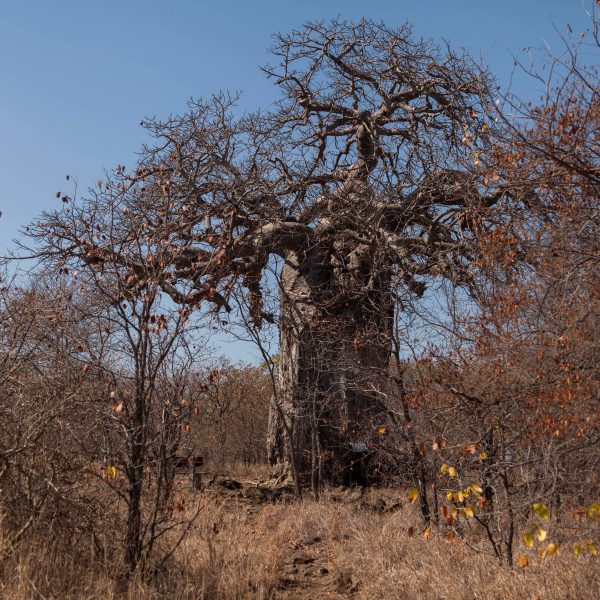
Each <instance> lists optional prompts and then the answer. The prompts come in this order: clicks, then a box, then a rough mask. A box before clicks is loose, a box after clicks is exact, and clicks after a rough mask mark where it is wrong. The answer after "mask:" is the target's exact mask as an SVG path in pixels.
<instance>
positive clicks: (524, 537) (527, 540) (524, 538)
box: [523, 531, 533, 548]
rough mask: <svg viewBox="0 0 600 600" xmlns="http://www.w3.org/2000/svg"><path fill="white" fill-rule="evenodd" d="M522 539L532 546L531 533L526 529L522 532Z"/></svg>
mask: <svg viewBox="0 0 600 600" xmlns="http://www.w3.org/2000/svg"><path fill="white" fill-rule="evenodd" d="M523 541H524V542H525V543H526V544H527V545H528V546H529V547H530V548H533V534H532V533H531V532H530V531H528V532H527V533H525V534H523Z"/></svg>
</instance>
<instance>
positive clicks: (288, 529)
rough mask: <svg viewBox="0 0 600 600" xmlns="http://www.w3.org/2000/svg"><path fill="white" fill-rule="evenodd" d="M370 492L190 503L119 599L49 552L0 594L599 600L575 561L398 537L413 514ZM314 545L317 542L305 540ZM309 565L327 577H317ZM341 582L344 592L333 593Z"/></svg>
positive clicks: (106, 584) (23, 559)
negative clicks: (193, 509)
mask: <svg viewBox="0 0 600 600" xmlns="http://www.w3.org/2000/svg"><path fill="white" fill-rule="evenodd" d="M386 493H387V494H388V496H393V495H394V493H393V492H390V491H388V492H386ZM370 494H371V495H372V497H369V495H370ZM377 494H379V495H381V494H382V492H376V491H374V492H370V493H369V494H367V496H366V497H364V498H361V499H360V500H359V498H358V493H357V492H353V493H350V492H345V496H343V497H342V498H337V501H334V499H331V498H329V499H325V500H323V501H322V502H319V503H316V502H313V501H309V500H304V501H302V502H292V503H289V504H270V503H269V504H253V503H251V502H249V501H247V500H244V499H241V498H237V497H235V496H234V495H233V494H232V495H230V496H227V497H224V496H222V495H215V496H209V495H203V496H196V498H195V499H194V502H196V503H199V505H200V507H201V509H202V512H201V517H200V519H199V520H198V523H197V525H196V526H195V528H194V529H193V530H192V531H191V533H190V535H189V536H188V537H187V538H186V540H185V541H184V543H183V544H182V545H181V546H180V547H179V548H178V549H177V551H176V553H175V555H174V556H173V558H172V560H171V561H170V563H169V565H168V568H167V569H165V570H164V571H163V572H161V573H160V574H158V575H156V576H155V577H154V578H152V579H150V580H148V581H145V582H143V581H141V580H136V581H134V582H132V584H131V585H130V587H129V590H128V591H126V592H125V591H123V590H119V586H118V585H117V583H116V582H115V577H114V573H115V572H116V568H115V569H111V568H110V566H109V567H108V568H107V567H106V566H102V565H101V564H99V563H98V564H89V563H88V564H86V563H85V562H84V561H83V560H82V559H81V555H80V554H78V555H74V554H69V553H67V552H65V551H64V550H63V551H59V549H58V548H57V547H44V546H43V544H39V545H34V544H29V545H28V546H23V547H22V548H21V549H20V551H19V553H18V554H16V555H12V556H11V557H9V558H5V560H4V562H3V563H2V564H1V570H2V571H1V575H2V580H1V584H0V594H1V596H2V598H6V599H9V598H10V599H11V600H12V599H15V600H21V599H23V600H24V599H26V598H27V599H28V598H57V599H58V598H60V599H62V598H78V599H79V598H81V599H88V598H89V599H91V598H131V599H132V600H133V599H136V600H137V599H139V600H141V599H148V598H169V599H170V598H173V599H184V598H186V599H187V598H328V597H331V598H342V597H350V596H353V597H355V598H386V599H387V598H390V599H393V598H398V599H400V598H402V599H404V598H411V599H413V598H414V599H429V598H431V599H434V598H435V599H445V598H448V599H452V600H459V599H465V600H466V599H486V600H488V599H493V598H498V599H502V600H512V599H515V600H516V599H519V600H520V599H523V598H531V599H533V598H536V597H537V596H539V598H541V599H542V600H547V599H551V598H556V599H558V598H560V599H563V598H569V599H573V600H577V599H584V598H586V599H587V598H594V597H598V596H597V590H599V589H600V572H599V570H598V559H597V558H583V557H580V558H577V557H575V556H573V555H571V554H570V553H569V552H568V551H566V550H565V551H564V552H563V553H561V555H560V556H554V557H551V558H546V559H545V560H544V561H542V560H541V559H539V558H538V557H535V558H534V556H535V555H534V554H533V552H531V551H529V552H528V554H529V556H530V557H531V558H530V566H529V567H528V568H526V569H521V568H519V567H517V568H515V569H510V568H508V567H506V566H502V565H500V564H498V562H497V561H496V560H495V559H494V558H492V557H490V556H488V555H484V554H482V553H477V552H475V551H473V550H472V549H471V548H469V547H468V545H466V544H465V543H464V542H461V541H458V540H457V541H455V542H454V543H449V542H448V541H447V540H446V539H445V538H444V537H443V536H442V535H441V534H436V533H435V532H432V534H431V536H430V538H429V539H424V538H423V537H421V536H420V535H419V534H418V533H416V534H415V535H413V536H409V534H408V528H409V527H412V526H418V518H417V514H416V509H415V507H414V506H412V505H405V506H403V507H402V508H401V509H400V510H397V511H396V512H393V513H390V512H387V513H377V512H374V511H373V510H370V509H369V506H372V504H373V503H374V501H375V495H377ZM340 500H341V501H340ZM389 503H390V498H388V505H389ZM315 536H318V537H317V538H316V539H318V540H319V541H318V542H317V543H315V544H309V542H307V541H306V540H309V539H310V538H314V537H315ZM0 543H1V540H0ZM299 548H300V549H303V550H305V551H306V552H308V553H309V554H312V555H313V556H314V558H315V563H314V564H313V565H311V567H313V566H314V568H312V570H311V569H308V570H307V572H308V573H309V574H312V575H311V576H310V577H308V576H306V577H304V579H303V580H302V582H301V584H302V585H299V586H298V587H296V588H293V589H288V590H282V589H278V586H279V587H280V583H281V579H282V577H283V575H284V573H285V572H286V569H288V570H289V568H290V565H291V561H292V557H293V555H294V554H293V553H294V552H295V551H297V549H299ZM523 550H524V549H523V548H520V549H518V553H520V552H521V551H523ZM317 566H320V567H321V570H322V571H324V570H325V569H326V570H327V571H328V572H329V575H327V576H320V575H319V574H318V572H317V569H316V567H317ZM343 574H346V575H349V576H350V577H351V579H352V582H353V584H354V586H353V587H350V586H347V587H346V588H345V589H339V588H337V591H336V581H338V579H339V577H340V575H343ZM300 575H302V576H304V573H301V574H300ZM300 575H298V576H296V577H299V576H300Z"/></svg>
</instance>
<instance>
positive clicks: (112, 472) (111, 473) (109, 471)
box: [106, 465, 117, 479]
mask: <svg viewBox="0 0 600 600" xmlns="http://www.w3.org/2000/svg"><path fill="white" fill-rule="evenodd" d="M106 475H107V476H108V478H109V479H116V477H117V468H116V467H115V466H114V465H109V466H108V467H106Z"/></svg>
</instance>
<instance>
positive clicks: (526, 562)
mask: <svg viewBox="0 0 600 600" xmlns="http://www.w3.org/2000/svg"><path fill="white" fill-rule="evenodd" d="M517 560H518V561H519V566H520V567H521V569H524V568H525V567H528V566H529V559H528V558H527V557H526V556H523V555H521V556H519V557H518V558H517Z"/></svg>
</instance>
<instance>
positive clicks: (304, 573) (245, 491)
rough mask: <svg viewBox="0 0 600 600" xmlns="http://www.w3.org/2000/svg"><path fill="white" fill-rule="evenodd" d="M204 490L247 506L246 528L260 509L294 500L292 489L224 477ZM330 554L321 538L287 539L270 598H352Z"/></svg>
mask: <svg viewBox="0 0 600 600" xmlns="http://www.w3.org/2000/svg"><path fill="white" fill-rule="evenodd" d="M208 489H209V493H212V494H214V495H216V496H218V497H220V498H231V499H232V500H233V499H235V501H236V502H240V501H241V502H243V503H244V504H247V507H246V510H245V515H246V519H247V521H248V525H250V526H252V525H253V523H254V522H255V521H256V519H257V515H258V514H259V512H260V510H261V506H264V505H265V504H268V503H273V502H293V501H294V495H293V490H292V488H289V487H269V486H264V485H260V484H257V483H255V482H252V483H251V482H238V481H235V480H232V479H228V478H225V477H222V478H215V479H213V481H211V482H210V484H209V485H208ZM330 552H331V550H330V548H329V545H328V544H327V542H326V540H323V538H322V536H321V535H314V536H311V537H306V538H303V539H297V540H290V542H289V544H288V545H287V546H286V547H285V548H282V553H283V560H282V565H281V567H280V569H279V572H278V581H277V585H276V589H275V592H274V594H273V596H272V598H274V600H300V599H309V598H310V599H313V598H314V599H319V598H330V599H348V598H353V597H355V596H356V593H357V591H358V586H357V585H356V583H355V582H354V581H353V580H352V576H351V574H350V573H348V572H340V571H339V570H338V569H336V568H335V567H334V565H333V561H332V560H331V556H330Z"/></svg>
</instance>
